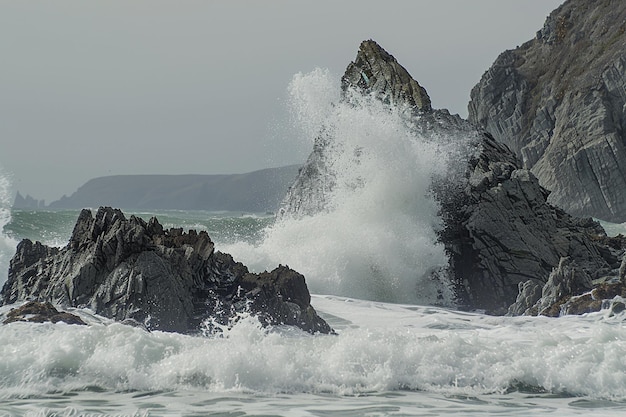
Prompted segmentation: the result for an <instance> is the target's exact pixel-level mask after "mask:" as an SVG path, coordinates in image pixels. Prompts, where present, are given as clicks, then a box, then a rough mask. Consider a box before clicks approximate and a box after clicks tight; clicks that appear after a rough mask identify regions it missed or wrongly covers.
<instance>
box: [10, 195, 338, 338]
mask: <svg viewBox="0 0 626 417" xmlns="http://www.w3.org/2000/svg"><path fill="white" fill-rule="evenodd" d="M0 295H1V297H2V298H1V301H2V304H12V303H16V302H19V301H23V300H34V301H43V302H46V301H47V302H52V303H54V304H56V305H61V306H71V307H87V308H90V309H91V310H93V311H94V312H95V313H97V314H100V315H103V316H105V317H109V318H112V319H115V320H118V321H124V320H131V321H134V322H138V323H142V324H143V325H145V326H146V327H147V328H148V329H151V330H165V331H175V332H182V333H194V332H198V331H201V330H202V328H203V323H204V322H205V321H206V320H207V319H211V320H213V322H215V323H224V324H227V323H228V322H229V321H230V320H232V319H233V318H234V317H236V316H237V315H238V314H239V313H245V312H248V313H251V314H253V315H257V316H259V317H260V318H262V322H264V323H265V324H268V325H270V324H271V325H279V324H287V325H294V326H297V327H300V328H302V329H303V330H306V331H308V332H312V333H315V332H321V333H329V332H331V331H332V330H331V329H330V327H329V326H328V325H327V324H326V322H325V321H324V320H323V319H321V318H320V317H319V316H318V315H317V314H316V312H315V310H314V309H313V307H312V306H311V305H310V295H309V292H308V289H307V287H306V284H305V282H304V277H303V276H302V275H300V274H298V273H296V272H295V271H292V270H290V269H289V268H288V267H284V266H280V267H278V268H277V269H275V270H274V271H271V272H265V273H263V274H260V275H256V274H251V273H250V272H249V271H248V269H247V268H246V267H245V266H244V265H243V264H241V263H239V262H235V261H234V260H233V258H232V257H231V256H230V255H228V254H224V253H221V252H218V251H215V248H214V244H213V242H212V241H211V239H210V238H209V235H208V234H207V233H206V232H203V231H202V232H199V233H196V232H195V231H194V230H190V231H189V232H184V231H183V230H182V229H169V230H166V229H164V228H163V226H162V225H161V224H160V223H159V222H158V220H157V219H156V218H152V219H150V220H149V221H148V222H146V221H144V220H143V219H141V218H139V217H135V216H131V217H130V218H129V219H126V217H125V216H124V214H123V213H122V212H121V211H120V210H118V209H113V208H109V207H106V208H100V209H99V210H98V211H97V213H96V215H95V216H93V214H92V213H91V211H90V210H83V211H82V212H81V213H80V215H79V218H78V220H77V222H76V225H75V227H74V231H73V233H72V236H71V238H70V240H69V243H68V245H67V246H66V247H64V248H62V249H58V248H50V247H47V246H45V245H42V244H41V243H39V242H34V243H33V242H31V241H30V240H27V239H25V240H23V241H22V242H20V243H19V245H18V247H17V252H16V254H15V256H14V257H13V259H12V260H11V264H10V268H9V276H8V280H7V282H6V283H5V285H4V287H3V288H2V292H1V293H0Z"/></svg>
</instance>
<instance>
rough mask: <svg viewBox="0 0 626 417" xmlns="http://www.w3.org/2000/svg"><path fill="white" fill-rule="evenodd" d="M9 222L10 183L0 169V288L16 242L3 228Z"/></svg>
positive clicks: (5, 276)
mask: <svg viewBox="0 0 626 417" xmlns="http://www.w3.org/2000/svg"><path fill="white" fill-rule="evenodd" d="M10 221H11V181H10V180H9V177H8V176H7V175H5V174H4V173H3V172H2V170H1V169H0V287H1V286H2V285H3V284H4V282H5V281H6V280H7V274H8V271H9V261H10V260H11V257H12V256H13V253H14V252H15V247H16V246H17V241H16V240H15V239H13V238H12V237H10V236H8V235H7V234H6V232H5V226H6V225H7V224H9V222H10Z"/></svg>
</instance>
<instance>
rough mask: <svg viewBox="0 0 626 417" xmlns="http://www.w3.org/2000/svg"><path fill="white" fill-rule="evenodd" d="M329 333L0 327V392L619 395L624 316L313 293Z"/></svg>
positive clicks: (624, 360)
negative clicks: (479, 311) (522, 391)
mask: <svg viewBox="0 0 626 417" xmlns="http://www.w3.org/2000/svg"><path fill="white" fill-rule="evenodd" d="M313 301H314V304H316V306H317V307H318V309H319V310H321V311H322V313H325V314H327V315H328V314H332V315H333V316H334V317H335V319H336V320H337V323H338V322H340V321H341V322H343V325H338V326H336V327H337V329H338V331H339V335H338V336H331V335H318V336H311V335H308V334H306V333H303V332H298V331H294V330H293V329H291V330H290V331H268V330H266V329H263V328H261V327H260V325H259V323H258V321H256V320H254V319H253V318H251V317H248V318H245V319H242V320H240V321H239V322H237V324H235V325H234V326H233V327H232V328H231V329H230V330H228V331H227V332H226V333H225V335H224V337H214V338H206V337H192V336H184V335H180V334H175V333H164V332H152V333H149V332H146V331H144V330H141V329H138V328H134V327H129V326H124V325H121V324H119V323H111V322H110V321H106V320H100V321H99V322H95V323H92V325H91V326H90V327H87V326H75V325H65V324H56V325H54V324H50V323H45V324H31V323H12V324H10V325H6V326H0V340H2V341H3V343H2V344H0V357H1V358H2V361H0V399H1V398H16V397H18V398H19V397H28V396H29V395H35V396H36V395H43V394H45V393H47V392H59V391H61V392H63V391H72V390H89V389H91V390H106V391H108V392H127V391H134V390H137V391H143V392H150V391H155V390H166V391H168V390H173V391H181V390H202V391H204V392H214V393H224V392H231V393H234V392H243V393H259V394H269V395H273V394H278V393H312V394H320V393H329V394H333V395H359V394H371V393H376V392H389V391H397V390H418V391H426V392H436V393H442V394H446V395H448V394H450V395H470V396H471V395H481V394H491V393H500V394H501V393H506V392H508V391H510V390H512V389H516V388H518V387H525V388H526V389H537V390H546V391H548V392H553V393H557V394H566V395H576V396H589V397H592V398H603V399H610V400H617V401H624V400H626V355H624V352H625V351H626V350H625V349H626V328H625V326H624V319H625V317H623V316H622V317H613V318H609V317H606V316H603V315H601V314H600V315H595V316H593V315H592V316H588V317H566V318H559V319H550V318H543V317H539V318H536V317H530V318H529V317H520V318H517V317H515V318H507V317H498V318H494V317H487V316H480V315H472V314H465V313H459V312H453V311H446V310H442V309H439V308H424V307H416V306H402V305H390V304H384V303H370V302H363V301H358V300H342V299H338V298H333V297H324V298H321V297H315V298H314V300H313Z"/></svg>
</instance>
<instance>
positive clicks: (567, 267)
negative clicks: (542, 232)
mask: <svg viewBox="0 0 626 417" xmlns="http://www.w3.org/2000/svg"><path fill="white" fill-rule="evenodd" d="M616 278H617V277H611V279H607V280H606V281H605V282H599V283H597V284H594V283H593V281H592V280H591V277H590V276H589V274H587V273H586V272H585V271H584V270H582V269H581V268H579V267H578V265H576V262H574V261H573V260H572V259H571V258H561V261H560V263H559V266H558V267H557V268H555V269H554V270H553V271H552V273H551V274H550V277H549V278H548V282H546V283H545V284H544V285H543V287H542V286H541V285H539V284H538V283H536V282H534V281H530V280H529V281H526V282H523V283H520V285H519V294H518V297H517V300H516V301H515V303H513V304H512V305H511V306H510V307H509V312H508V314H509V315H514V316H517V315H530V316H537V315H542V316H548V317H559V316H561V315H567V314H585V313H592V312H596V311H600V310H601V309H603V308H606V309H610V310H611V312H612V313H620V312H621V311H624V310H625V309H626V304H625V302H626V300H625V299H626V281H624V276H623V275H622V276H621V280H617V279H616Z"/></svg>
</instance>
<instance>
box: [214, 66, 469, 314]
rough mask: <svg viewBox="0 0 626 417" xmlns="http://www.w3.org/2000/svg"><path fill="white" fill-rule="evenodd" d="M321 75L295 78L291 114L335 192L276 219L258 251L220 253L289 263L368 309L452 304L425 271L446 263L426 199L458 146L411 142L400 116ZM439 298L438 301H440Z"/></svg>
mask: <svg viewBox="0 0 626 417" xmlns="http://www.w3.org/2000/svg"><path fill="white" fill-rule="evenodd" d="M336 79H338V77H334V76H331V75H330V74H329V72H328V71H325V70H319V69H318V70H315V71H313V72H311V73H309V74H306V75H302V74H298V75H296V76H295V77H294V78H293V81H292V82H291V84H290V87H289V91H290V94H291V98H292V100H291V105H292V111H293V113H294V117H293V120H294V121H295V122H297V123H300V127H301V129H302V131H303V134H304V136H305V137H307V138H308V139H309V140H310V146H311V148H312V147H313V141H314V139H315V138H316V137H317V136H318V135H320V134H322V135H323V136H324V141H325V142H326V144H325V146H328V147H330V148H331V151H330V152H326V153H325V155H326V156H327V159H326V160H325V161H324V162H325V164H326V166H327V168H328V170H329V172H331V173H332V174H333V175H332V178H329V179H328V181H332V182H333V183H334V185H333V186H332V189H331V191H330V192H329V193H328V194H327V195H325V196H324V198H325V202H324V204H325V209H324V210H322V211H320V212H318V213H316V214H314V215H311V216H305V217H302V218H295V217H292V218H284V217H283V218H282V219H280V220H279V221H277V222H276V223H275V224H274V225H272V226H271V227H269V228H268V229H267V230H266V236H265V239H264V240H263V241H262V243H261V244H259V245H257V246H251V245H248V244H245V243H238V244H235V245H232V246H228V247H226V248H224V250H225V251H226V252H229V253H232V254H233V256H234V257H235V258H236V259H238V260H240V261H242V262H243V263H244V264H246V265H248V266H250V267H252V268H253V269H255V270H263V269H267V268H273V267H275V266H276V265H277V264H279V263H281V264H288V265H289V266H290V267H292V268H294V269H295V270H297V271H299V272H301V273H303V274H304V275H305V277H306V279H307V283H308V285H309V288H310V289H311V290H312V291H313V292H315V293H326V294H336V295H345V296H350V297H356V298H363V299H369V300H379V301H390V302H409V303H421V304H432V303H435V302H440V303H441V302H443V303H444V304H445V303H450V300H451V295H450V291H449V289H448V288H447V285H446V283H445V282H442V281H441V280H440V279H434V278H432V276H433V274H432V273H433V271H442V270H443V269H444V268H445V267H446V266H447V264H448V259H447V257H446V254H445V253H444V248H443V245H441V244H440V243H438V242H437V231H438V230H440V228H441V227H442V224H441V220H440V218H439V217H438V215H437V213H438V209H439V206H438V204H437V202H436V201H435V199H434V198H433V196H432V194H431V186H432V181H433V178H436V177H441V176H444V175H446V173H447V172H448V170H449V165H450V163H451V162H452V161H451V159H450V156H451V155H453V154H454V152H452V149H451V147H453V146H457V145H452V144H453V143H457V144H458V143H460V142H461V140H457V141H450V140H447V141H436V140H433V139H432V138H429V139H427V138H424V137H421V136H420V135H419V134H417V133H415V131H414V130H412V129H411V127H410V126H408V124H407V121H406V119H404V118H403V117H402V110H403V109H399V108H396V107H394V106H391V105H388V104H383V103H382V102H381V101H380V100H378V99H376V98H374V97H368V96H365V97H364V96H362V95H361V94H359V93H356V92H354V93H350V92H348V93H347V97H345V100H339V97H340V95H341V93H340V86H339V85H338V83H336V82H335V81H334V80H336ZM441 297H443V299H441Z"/></svg>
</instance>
